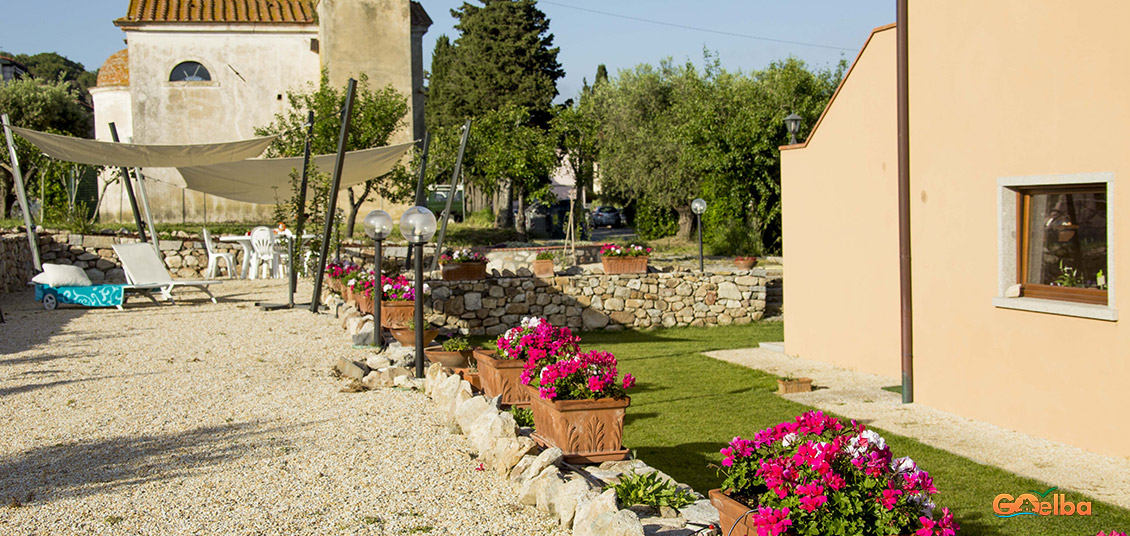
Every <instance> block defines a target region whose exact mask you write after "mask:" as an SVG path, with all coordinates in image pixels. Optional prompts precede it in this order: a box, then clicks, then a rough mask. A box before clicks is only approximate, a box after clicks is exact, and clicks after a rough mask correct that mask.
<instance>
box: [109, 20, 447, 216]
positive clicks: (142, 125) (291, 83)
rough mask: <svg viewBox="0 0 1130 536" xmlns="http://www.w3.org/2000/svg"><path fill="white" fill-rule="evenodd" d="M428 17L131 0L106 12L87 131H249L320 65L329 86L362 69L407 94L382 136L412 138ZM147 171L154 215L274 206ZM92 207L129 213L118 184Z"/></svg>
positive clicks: (128, 137) (216, 137)
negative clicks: (404, 110) (119, 43)
mask: <svg viewBox="0 0 1130 536" xmlns="http://www.w3.org/2000/svg"><path fill="white" fill-rule="evenodd" d="M431 23H432V21H431V19H430V18H429V17H428V14H427V13H426V12H425V11H424V8H423V7H422V6H421V5H420V4H419V3H417V2H412V1H409V0H130V2H129V7H128V8H127V10H126V14H125V16H123V17H122V18H119V19H117V20H115V21H114V24H115V25H116V26H118V27H119V28H121V30H122V31H123V32H125V42H126V48H125V49H123V50H121V51H119V52H117V53H115V54H114V55H112V56H110V58H109V59H107V60H106V63H105V64H103V65H102V68H101V70H100V71H99V74H98V84H97V86H96V87H93V88H91V89H90V93H91V95H92V96H93V101H94V121H95V137H96V138H97V139H99V140H111V139H112V138H111V134H110V127H109V124H110V123H114V124H115V126H116V128H117V131H118V135H119V138H120V139H121V140H122V141H132V142H133V143H142V144H190V143H212V142H224V141H234V140H241V139H247V138H251V137H254V129H255V127H257V126H263V125H266V124H268V123H270V122H271V121H272V120H273V119H274V116H275V114H277V113H280V112H282V111H284V110H285V108H286V105H287V102H286V93H287V91H293V90H303V89H305V88H307V87H308V85H309V84H314V85H316V84H317V83H318V81H319V78H320V74H321V70H322V69H326V70H327V72H328V73H329V79H330V82H331V83H332V84H334V85H335V86H337V87H339V88H344V87H345V83H346V80H347V79H349V78H351V77H352V78H357V77H359V76H360V75H361V74H362V73H364V74H366V75H368V77H369V83H370V84H371V85H372V86H373V87H374V88H380V87H384V86H386V85H392V87H393V88H395V89H396V90H397V91H399V92H400V93H401V94H403V95H406V96H409V99H410V102H409V108H410V112H409V116H408V117H407V118H406V119H407V123H408V126H407V128H406V129H404V130H403V131H402V132H400V133H398V134H396V135H395V136H394V138H393V140H391V141H392V143H402V142H405V141H411V140H413V139H420V138H422V137H423V131H424V91H423V78H424V70H423V51H422V39H423V35H424V32H426V31H427V29H428V27H429V26H430V25H431ZM326 171H328V170H326ZM145 176H146V178H147V179H151V180H147V181H146V187H147V190H148V194H149V198H150V202H151V207H152V210H153V218H154V220H155V221H158V222H161V221H166V222H179V221H190V222H191V221H205V222H220V221H244V220H255V221H266V220H267V219H269V217H270V214H271V212H272V210H273V207H272V206H269V205H254V204H249V203H243V202H237V201H230V200H227V199H223V198H218V197H215V196H211V195H205V194H202V193H199V192H194V191H190V190H185V189H184V188H182V187H181V186H183V184H184V182H183V180H181V178H180V175H179V174H178V173H177V172H176V171H175V170H172V169H150V170H146V172H145ZM99 189H101V185H99ZM377 203H378V204H379V203H380V201H378V202H377ZM367 210H369V208H368V207H363V208H362V211H361V212H360V213H361V214H364V213H365V211H367ZM101 218H102V221H131V220H132V216H131V213H130V207H129V201H128V197H127V196H126V195H125V192H124V191H123V190H122V189H121V187H120V186H119V185H111V186H110V188H109V189H108V190H107V191H106V195H105V197H104V198H103V202H102V205H101Z"/></svg>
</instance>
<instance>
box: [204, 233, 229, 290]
mask: <svg viewBox="0 0 1130 536" xmlns="http://www.w3.org/2000/svg"><path fill="white" fill-rule="evenodd" d="M204 248H205V249H206V250H208V273H207V275H205V277H207V278H209V279H211V278H213V277H216V270H218V269H219V264H220V263H219V261H220V259H223V260H224V261H225V262H227V265H226V269H227V271H228V277H234V275H233V274H235V255H233V254H231V253H223V252H219V251H216V249H215V248H214V247H213V246H212V234H211V233H209V232H208V229H207V228H205V229H204Z"/></svg>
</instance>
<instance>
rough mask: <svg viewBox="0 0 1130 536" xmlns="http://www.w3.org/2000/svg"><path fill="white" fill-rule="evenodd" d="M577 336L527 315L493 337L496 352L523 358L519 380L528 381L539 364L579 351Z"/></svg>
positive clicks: (527, 382)
mask: <svg viewBox="0 0 1130 536" xmlns="http://www.w3.org/2000/svg"><path fill="white" fill-rule="evenodd" d="M580 340H581V339H580V337H577V336H576V335H573V331H572V330H570V329H569V328H567V327H557V326H554V325H553V324H550V323H549V322H546V321H545V319H542V318H537V317H532V316H528V317H526V318H523V319H522V323H521V324H520V325H518V326H517V327H513V328H510V329H509V330H507V331H506V332H504V333H503V334H502V335H500V336H499V337H498V340H496V341H495V345H496V346H497V347H498V353H499V355H501V356H502V357H503V358H505V359H518V360H522V361H525V362H526V364H525V367H524V368H523V371H522V383H525V384H527V385H528V384H529V383H530V378H532V377H533V376H534V375H535V374H536V373H537V372H538V371H540V370H541V368H542V367H544V366H546V365H548V364H550V363H552V362H554V361H558V360H560V359H563V358H566V357H570V356H574V355H576V354H577V352H578V351H579V349H578V346H577V344H578V343H579V342H580Z"/></svg>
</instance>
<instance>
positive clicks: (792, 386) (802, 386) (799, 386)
mask: <svg viewBox="0 0 1130 536" xmlns="http://www.w3.org/2000/svg"><path fill="white" fill-rule="evenodd" d="M811 390H812V378H797V379H795V380H781V379H778V380H777V394H779V395H784V394H789V393H807V392H809V391H811Z"/></svg>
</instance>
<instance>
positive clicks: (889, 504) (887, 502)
mask: <svg viewBox="0 0 1130 536" xmlns="http://www.w3.org/2000/svg"><path fill="white" fill-rule="evenodd" d="M899 495H902V490H901V489H892V488H887V489H885V490H883V497H882V498H881V499H880V498H876V499H875V500H876V501H879V504H881V505H883V507H884V508H886V509H887V510H894V509H895V505H896V504H898V501H899Z"/></svg>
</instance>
